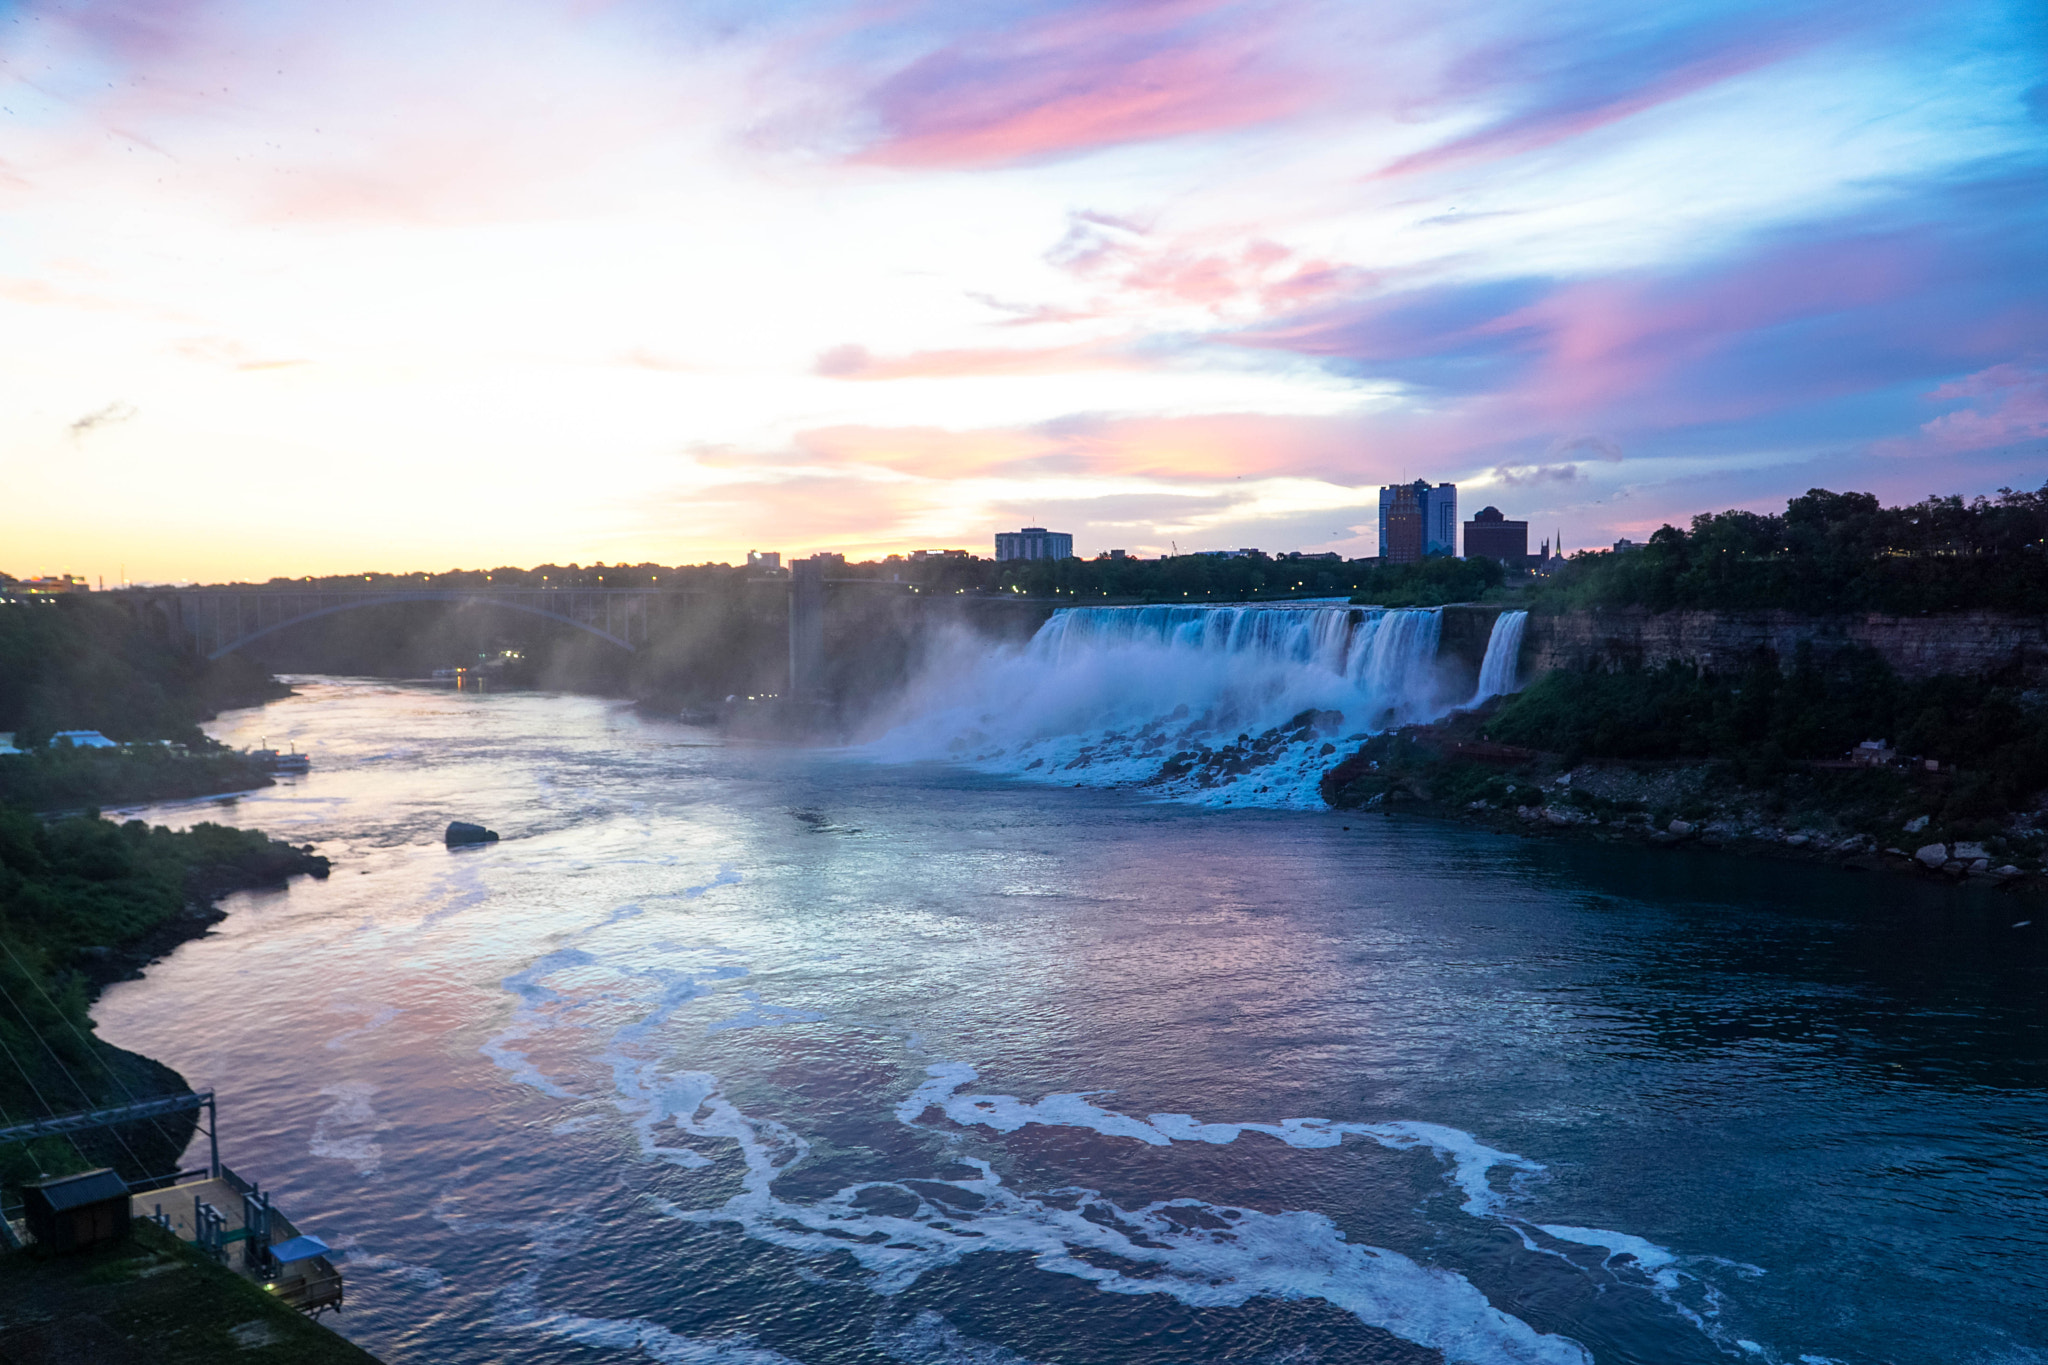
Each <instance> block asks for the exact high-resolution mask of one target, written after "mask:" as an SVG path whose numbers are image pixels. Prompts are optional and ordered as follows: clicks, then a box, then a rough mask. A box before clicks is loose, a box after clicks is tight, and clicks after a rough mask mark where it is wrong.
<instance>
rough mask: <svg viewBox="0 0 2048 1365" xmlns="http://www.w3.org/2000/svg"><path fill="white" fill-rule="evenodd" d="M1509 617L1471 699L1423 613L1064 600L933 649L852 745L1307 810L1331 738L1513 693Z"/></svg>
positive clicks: (1428, 612)
mask: <svg viewBox="0 0 2048 1365" xmlns="http://www.w3.org/2000/svg"><path fill="white" fill-rule="evenodd" d="M1526 616H1527V613H1526V612H1508V613H1503V615H1502V616H1501V617H1500V618H1499V620H1498V621H1497V622H1496V623H1495V627H1494V633H1493V636H1492V638H1491V640H1490V641H1489V645H1488V650H1487V660H1486V666H1485V668H1483V669H1482V673H1481V684H1480V692H1479V694H1478V696H1476V697H1475V696H1473V695H1472V694H1471V693H1470V692H1469V691H1467V690H1465V689H1463V688H1462V687H1460V685H1459V684H1458V682H1457V677H1456V674H1457V670H1456V669H1454V668H1451V667H1447V666H1446V664H1445V662H1444V661H1443V660H1441V659H1440V658H1439V657H1438V643H1439V640H1440V637H1441V634H1442V629H1443V613H1442V611H1441V609H1437V608H1428V609H1389V608H1385V607H1361V606H1353V605H1351V604H1350V603H1348V602H1343V601H1316V602H1301V603H1284V604H1260V605H1232V606H1148V607H1073V608H1068V609H1065V610H1062V611H1059V612H1056V613H1054V615H1053V616H1052V618H1051V619H1050V620H1048V621H1047V622H1046V623H1045V624H1044V625H1043V626H1041V627H1040V628H1039V630H1038V632H1037V634H1036V635H1034V636H1033V637H1032V639H1031V640H1030V642H1029V643H1028V644H1026V645H1025V646H1024V647H1022V648H1021V649H1018V648H1003V647H996V646H990V645H987V644H985V643H981V642H975V641H958V642H956V643H955V645H954V647H953V648H951V649H949V650H945V651H941V653H940V654H939V656H938V658H937V659H936V660H935V661H934V662H933V664H932V666H931V667H929V668H928V669H927V670H926V673H925V675H924V676H923V677H922V678H921V679H920V681H919V683H918V684H917V685H916V686H915V687H914V688H913V690H912V693H911V697H910V700H909V703H908V704H907V705H906V707H905V709H904V714H903V715H902V716H901V717H899V719H898V720H897V722H896V723H895V724H894V725H893V727H892V728H891V729H890V730H889V732H888V733H887V734H886V735H884V736H883V737H882V738H881V739H880V740H878V741H876V742H874V743H873V744H871V745H870V746H868V750H869V752H870V753H872V754H874V755H875V756H877V757H881V758H884V759H888V760H894V761H908V760H919V759H943V760H950V761H953V762H959V763H965V764H969V765H971V766H974V767H977V768H981V769H983V770H985V771H990V772H1000V773H1004V774H1007V775H1011V776H1016V777H1022V778H1028V779H1033V780H1039V781H1050V782H1061V783H1065V784H1067V785H1082V786H1091V787H1117V786H1141V787H1145V788H1148V789H1150V790H1152V791H1154V792H1156V793H1157V794H1159V795H1161V796H1164V797H1169V798H1172V799H1177V800H1183V801H1191V802H1196V803H1199V804H1206V805H1217V806H1229V805H1234V806H1272V807H1296V808H1314V807H1317V806H1320V805H1322V804H1323V802H1322V797H1321V794H1320V783H1321V780H1322V777H1323V775H1324V773H1326V772H1327V771H1328V770H1329V769H1330V767H1331V766H1332V765H1333V764H1334V763H1336V762H1338V761H1341V757H1342V746H1344V745H1346V744H1354V743H1356V742H1357V741H1358V740H1361V739H1363V738H1365V737H1366V736H1368V735H1372V734H1377V733H1380V732H1382V731H1385V730H1388V729H1392V728H1395V727H1397V726H1401V725H1408V724H1414V723H1416V722H1420V721H1427V720H1431V719H1434V718H1436V717H1438V716H1441V715H1444V714H1445V713H1447V712H1449V711H1450V710H1452V709H1454V708H1455V707H1457V706H1461V705H1472V704H1475V703H1476V702H1477V701H1481V700H1484V699H1485V698H1486V697H1489V696H1493V695H1496V694H1498V693H1501V692H1508V691H1512V690H1513V677H1514V669H1515V660H1516V654H1517V652H1518V651H1519V649H1520V645H1521V633H1522V625H1523V622H1524V620H1525V619H1526ZM1510 618H1512V620H1510ZM1509 637H1512V638H1511V639H1510V638H1509ZM1465 676H1466V677H1468V678H1469V676H1470V674H1469V673H1466V674H1465Z"/></svg>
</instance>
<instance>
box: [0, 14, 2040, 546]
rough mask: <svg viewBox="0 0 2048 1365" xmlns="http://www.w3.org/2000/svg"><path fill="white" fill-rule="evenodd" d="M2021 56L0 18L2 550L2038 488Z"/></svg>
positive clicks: (1266, 523)
mask: <svg viewBox="0 0 2048 1365" xmlns="http://www.w3.org/2000/svg"><path fill="white" fill-rule="evenodd" d="M2044 59H2048V7H2044V5H2043V3H2041V0H2033V2H2032V3H1984V2H1982V0H1942V3H1938V4H1937V3H1933V2H1932V0H1924V2H1923V0H1854V3H1850V2H1848V0H1772V2H1771V3H1768V4H1763V3H1756V4H1744V3H1699V2H1698V0H1672V2H1671V3H1667V4H1663V5H1656V6H1645V5H1642V4H1641V3H1639V0H1629V3H1614V2H1613V0H1574V2H1573V3H1569V4H1564V3H1559V4H1538V3H1500V2H1498V0H1495V2H1493V3H1473V2H1471V0H1378V2H1377V3H1373V4H1361V3H1357V0H1342V2H1341V3H1319V2H1318V0H1252V2H1251V3H1220V2H1218V0H1125V2H1124V3H1060V2H1059V0H977V2H976V3H973V4H961V3H958V0H949V2H947V3H920V2H919V0H856V2H854V3H827V2H822V0H821V2H818V3H799V2H797V0H746V2H745V3H738V2H737V0H715V2H714V3H703V4H689V3H681V2H680V0H667V2H665V3H655V2H654V0H611V2H607V0H492V2H491V3H489V4H483V3H450V2H448V0H403V2H402V3H397V2H387V0H325V2H324V3H319V4H302V3H296V2H295V0H262V2H261V3H245V2H243V0H127V2H125V3H115V2H111V0H110V2H108V3H65V4H57V3H34V2H29V3H24V2H23V0H0V569H4V570H6V571H8V572H11V573H14V574H16V575H25V574H30V573H56V572H70V573H78V574H84V575H86V576H88V577H89V578H100V577H103V578H105V579H106V580H107V582H108V584H109V586H112V585H113V583H115V582H117V581H119V580H121V579H122V578H123V577H124V576H125V577H126V578H127V579H130V580H133V581H179V580H187V579H197V580H203V581H221V580H227V579H262V578H268V577H271V576H273V575H290V576H295V575H300V574H320V573H330V572H350V571H359V570H363V569H383V570H393V571H400V570H412V569H441V568H450V567H457V566H463V567H488V566H494V565H499V564H533V563H540V562H548V561H551V562H556V563H569V562H572V561H573V562H578V563H583V564H590V563H595V562H600V561H602V562H609V563H633V562H643V561H654V562H661V563H697V562H705V561H716V560H727V561H736V560H738V559H740V558H741V557H742V556H744V554H745V553H746V551H747V550H749V549H764V550H770V549H772V550H779V551H781V552H783V553H784V554H801V553H807V552H810V551H814V550H837V551H840V552H842V553H845V554H847V555H849V556H850V557H855V558H867V557H871V556H877V555H882V554H887V553H891V552H898V551H905V550H911V549H917V548H926V547H930V548H942V547H961V548H968V549H973V550H976V551H977V552H979V553H983V554H987V553H990V551H991V547H992V536H993V534H994V533H995V532H996V531H998V530H1002V529H1014V528H1015V527H1017V526H1020V525H1024V524H1030V525H1040V526H1050V527H1052V528H1053V529H1055V530H1064V531H1069V532H1071V533H1072V534H1073V535H1074V538H1075V548H1076V550H1077V552H1079V553H1081V554H1084V555H1086V554H1094V553H1096V552H1097V551H1100V550H1105V549H1110V548H1118V549H1124V550H1127V551H1129V552H1131V553H1140V554H1146V555H1152V554H1162V553H1167V552H1169V551H1171V550H1176V549H1177V550H1179V551H1182V552H1186V551H1189V550H1197V549H1223V548H1235V547H1238V546H1258V547H1260V548H1264V549H1266V550H1268V551H1279V550H1290V549H1302V550H1336V551H1339V552H1342V553H1344V554H1346V555H1368V554H1373V553H1376V552H1377V548H1378V547H1377V543H1376V541H1377V503H1378V495H1377V489H1378V487H1379V486H1380V485H1381V484H1384V483H1389V482H1394V481H1396V480H1412V479H1416V478H1428V479H1430V480H1432V481H1452V482H1455V483H1456V484H1457V485H1458V487H1459V501H1460V508H1461V514H1462V515H1463V516H1465V517H1469V516H1470V515H1471V514H1472V513H1473V512H1475V511H1477V510H1478V509H1479V508H1480V507H1481V506H1484V505H1489V504H1490V505H1494V506H1498V507H1499V508H1500V509H1501V510H1502V511H1503V512H1505V513H1506V514H1507V515H1508V516H1510V517H1513V518H1526V519H1528V520H1529V521H1530V522H1531V523H1532V539H1533V538H1535V537H1536V536H1538V535H1541V534H1544V533H1547V532H1549V531H1550V530H1552V528H1559V529H1561V531H1562V535H1563V541H1564V544H1565V545H1566V546H1567V547H1575V548H1576V547H1584V546H1597V545H1603V544H1607V543H1610V542H1611V541H1612V540H1614V539H1616V538H1618V537H1621V536H1624V535H1626V536H1632V537H1635V538H1638V539H1640V538H1641V536H1642V535H1643V534H1644V533H1646V532H1648V531H1650V530H1653V529H1654V528H1655V527H1656V526H1658V525H1660V524H1662V523H1663V522H1665V521H1675V522H1677V523H1679V524H1681V525H1682V524H1684V522H1685V521H1686V519H1687V518H1689V517H1690V516H1691V515H1692V514H1693V513H1695V512H1700V511H1707V510H1720V509H1724V508H1728V507H1754V508H1758V509H1776V508H1779V507H1782V505H1783V503H1784V501H1785V499H1786V498H1788V497H1790V496H1792V495H1795V494H1797V493H1800V492H1803V491H1805V490H1806V489H1807V488H1809V487H1815V486H1820V487H1830V488H1835V489H1844V488H1856V489H1863V490H1868V491H1872V492H1876V493H1878V494H1880V495H1881V496H1883V497H1884V498H1885V499H1886V500H1887V501H1900V500H1912V499H1917V498H1920V497H1923V496H1926V495H1928V494H1930V493H1951V492H1961V493H1966V494H1977V493H1986V492H1990V491H1992V490H1994V489H1996V488H1998V487H2000V486H2004V485H2011V486H2015V487H2027V488H2033V487H2038V486H2040V485H2041V484H2042V482H2043V481H2044V479H2048V60H2044ZM1532 548H1533V547H1532Z"/></svg>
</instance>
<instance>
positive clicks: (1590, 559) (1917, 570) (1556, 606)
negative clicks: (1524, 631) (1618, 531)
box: [1532, 484, 2048, 615]
mask: <svg viewBox="0 0 2048 1365" xmlns="http://www.w3.org/2000/svg"><path fill="white" fill-rule="evenodd" d="M1532 605H1535V606H1538V607H1540V608H1542V609H1544V610H1557V611H1562V610H1570V609H1574V608H1599V607H1647V608H1649V609H1650V610H1652V611H1659V612H1662V611H1673V610H1702V611H1758V610H1768V609H1782V610H1785V611H1795V612H1804V613H1810V614H1814V615H1830V614H1836V613H1843V612H1881V613H1886V614H1890V615H1917V614H1920V613H1925V612H1959V611H1997V612H2017V613H2039V612H2048V484H2044V485H2043V486H2042V488H2041V490H2040V491H2038V492H2033V493H2026V492H2014V491H2013V490H2012V489H2009V488H2007V489H2000V490H1999V492H1998V495H1997V496H1996V497H1995V498H1982V497H1980V498H1976V499H1973V500H1970V501H1965V500H1964V499H1963V498H1961V497H1959V496H1954V497H1934V498H1928V499H1927V500H1925V501H1924V502H1918V503H1914V504H1912V505H1911V506H1906V507H1883V506H1880V505H1879V503H1878V500H1877V499H1876V498H1875V497H1874V496H1872V495H1871V494H1869V493H1832V492H1829V491H1828V490H1827V489H1824V488H1815V489H1812V490H1809V491H1808V492H1807V493H1805V494H1804V495H1802V496H1800V497H1796V498H1793V499H1792V500H1791V501H1790V502H1789V503H1787V504H1786V506H1785V511H1784V513H1783V514H1782V515H1778V514H1770V513H1762V512H1743V511H1729V512H1713V513H1704V514H1702V515H1700V516H1696V517H1694V518H1693V519H1692V526H1691V529H1690V530H1687V531H1681V530H1679V529H1677V528H1676V527H1672V526H1666V527H1663V528H1662V529H1661V530H1659V531H1657V532H1656V533H1655V534H1653V535H1652V536H1651V537H1650V540H1649V544H1648V545H1646V546H1645V547H1643V548H1642V549H1640V550H1633V551H1628V552H1624V553H1619V554H1585V555H1578V556H1575V557H1573V558H1572V559H1571V560H1570V562H1569V563H1568V564H1566V565H1565V566H1564V568H1563V569H1562V571H1560V572H1559V573H1558V574H1557V575H1555V576H1554V577H1553V578H1552V579H1551V580H1550V581H1549V582H1547V583H1546V584H1544V585H1543V587H1542V588H1541V589H1540V590H1539V591H1538V592H1537V594H1536V595H1535V597H1534V599H1533V601H1532Z"/></svg>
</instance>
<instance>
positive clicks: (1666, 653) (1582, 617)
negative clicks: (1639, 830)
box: [1453, 608, 2048, 684]
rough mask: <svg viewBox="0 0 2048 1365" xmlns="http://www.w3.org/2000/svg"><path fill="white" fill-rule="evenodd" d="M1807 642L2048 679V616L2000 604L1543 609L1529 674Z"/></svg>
mask: <svg viewBox="0 0 2048 1365" xmlns="http://www.w3.org/2000/svg"><path fill="white" fill-rule="evenodd" d="M1453 610H1455V609H1453ZM1472 610H1485V609H1484V608H1478V609H1472ZM1475 624H1476V623H1475ZM1803 643H1811V644H1812V645H1813V647H1814V649H1815V650H1816V652H1818V653H1820V654H1821V655H1823V656H1825V655H1827V654H1829V653H1832V652H1834V651H1836V650H1840V649H1844V648H1850V647H1859V646H1860V647H1862V648H1866V649H1870V650H1873V651H1875V652H1876V653H1877V654H1878V656H1879V657H1881V658H1883V659H1884V661H1885V662H1886V663H1888V664H1889V665H1891V667H1892V668H1893V670H1894V671H1896V672H1897V673H1899V674H1900V675H1901V676H1902V677H1907V678H1925V677H1931V676H1933V675H1935V674H1938V673H1952V674H1959V675H1963V676H1980V675H1983V674H1988V673H1996V672H2000V671H2002V670H2005V669H2007V668H2010V667H2013V666H2015V665H2017V666H2018V668H2019V671H2020V673H2021V675H2022V676H2024V677H2025V679H2026V680H2027V681H2028V682H2029V683H2031V684H2039V683H2044V682H2048V617H2041V616H2007V615H2000V614H1997V613H1992V612H1966V613H1958V614H1954V615H1946V616H1879V615H1874V614H1857V615H1843V616H1808V615H1802V614H1799V613H1795V612H1786V611H1750V612H1743V611H1669V612H1661V613H1659V612H1652V611H1649V610H1648V609H1646V608H1619V609H1609V610H1600V611H1573V612H1562V613H1558V614H1555V615H1540V614H1538V615H1531V617H1530V618H1529V624H1528V631H1527V634H1526V636H1525V638H1524V642H1523V648H1522V669H1523V677H1525V678H1531V677H1535V676H1536V675H1538V674H1540V673H1544V672H1547V671H1549V670H1551V669H1556V668H1566V669H1587V668H1626V667H1646V668H1656V667H1660V666H1662V665H1664V664H1666V663H1671V662H1678V663H1686V664H1696V665H1699V666H1702V667H1707V668H1716V669H1723V670H1732V669H1736V668H1740V667H1742V666H1743V665H1744V664H1745V663H1746V662H1747V661H1748V660H1749V659H1750V658H1751V657H1753V656H1754V655H1756V654H1758V653H1759V652H1764V651H1768V652H1770V653H1774V654H1776V655H1777V656H1778V658H1779V660H1780V661H1781V662H1782V663H1783V664H1784V665H1785V666H1787V667H1789V666H1790V664H1791V661H1792V657H1793V654H1794V653H1795V652H1796V651H1797V649H1798V648H1799V646H1800V645H1801V644H1803Z"/></svg>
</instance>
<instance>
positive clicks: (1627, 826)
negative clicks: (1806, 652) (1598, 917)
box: [1322, 706, 2048, 894]
mask: <svg viewBox="0 0 2048 1365" xmlns="http://www.w3.org/2000/svg"><path fill="white" fill-rule="evenodd" d="M1496 709H1497V708H1496V707H1492V706H1489V707H1486V708H1481V709H1479V710H1476V711H1472V712H1467V713H1461V714H1459V715H1456V716H1453V717H1450V718H1448V719H1446V720H1444V721H1440V722H1438V723H1436V724H1433V725H1419V726H1411V727H1407V728H1405V729H1401V730H1396V731H1391V732H1389V733H1387V734H1383V735H1376V736H1373V737H1372V738H1371V739H1369V740H1367V741H1366V742H1365V743H1363V744H1362V745H1360V746H1359V747H1358V748H1357V749H1356V750H1355V751H1354V752H1353V753H1352V754H1350V755H1349V756H1348V757H1346V758H1345V759H1344V760H1343V762H1341V763H1339V764H1337V765H1336V766H1335V767H1333V768H1332V769H1331V770H1330V771H1329V772H1328V773H1326V774H1325V776H1324V778H1323V783H1322V790H1323V795H1324V799H1325V800H1326V801H1327V802H1328V803H1329V804H1330V806H1332V807H1333V808H1335V809H1338V810H1358V811H1384V812H1391V811H1394V810H1399V811H1402V812H1404V813H1414V814H1424V815H1431V816H1436V817H1440V818H1444V819H1450V820H1456V821H1459V822H1462V823H1467V824H1478V825H1483V826H1487V827H1490V828H1494V829H1500V830H1504V831H1512V832H1518V833H1523V834H1526V835H1530V836H1540V837H1553V838H1574V839H1584V840H1595V841H1602V842H1631V843H1639V844H1646V845H1657V846H1664V847H1675V846H1678V845H1695V846H1699V847H1704V848H1712V849H1720V850H1724V851H1727V852H1730V853H1734V854H1738V855H1744V856H1750V857H1761V858H1774V859H1783V860H1794V861H1799V862H1808V863H1827V864H1834V865H1837V866H1841V867H1844V868H1849V869H1853V870H1858V871H1882V872H1890V873H1896V874H1899V875H1904V876H1910V877H1914V878H1917V879H1920V880H1927V881H1944V882H1954V883H1973V884H1981V885H1991V886H1998V887H2001V888H2004V889H2007V890H2011V891H2014V892H2025V893H2036V894H2038V893H2040V892H2041V891H2043V890H2048V879H2044V870H2043V869H2044V853H2048V828H2044V826H2048V813H2044V812H2042V811H2040V810H2026V811H2008V812H2003V813H2002V814H2001V815H2000V816H1999V817H1998V818H1978V819H1965V818H1953V819H1947V820H1944V819H1942V818H1941V816H1940V813H1941V812H1943V811H1944V810H1946V809H1949V808H1951V807H1952V805H1953V797H1954V790H1955V787H1956V786H1957V784H1958V783H1959V782H1964V781H1967V775H1966V774H1958V773H1955V772H1949V773H1941V772H1938V771H1937V772H1929V771H1927V770H1926V769H1925V768H1922V769H1920V770H1919V771H1912V770H1907V769H1904V768H1899V767H1881V768H1858V767H1854V766H1848V765H1838V764H1821V763H1799V764H1794V763H1786V764H1783V765H1782V766H1780V767H1778V768H1776V769H1775V770H1774V771H1770V772H1769V773H1767V774H1762V775H1761V776H1763V778H1764V780H1761V781H1759V780H1756V778H1757V777H1758V776H1759V774H1757V773H1756V772H1755V771H1754V770H1753V769H1752V770H1751V772H1750V773H1749V774H1747V775H1746V774H1745V772H1744V769H1743V766H1742V765H1741V764H1739V763H1736V762H1731V761H1728V760H1706V761H1701V760H1635V761H1627V760H1616V759H1586V758H1583V757H1576V756H1571V755H1566V754H1563V753H1558V752H1545V751H1541V750H1535V749H1531V748H1527V747H1522V746H1515V745H1507V744H1501V743H1498V742H1495V741H1492V740H1490V739H1488V738H1486V731H1487V728H1488V727H1487V722H1488V720H1489V719H1490V717H1491V716H1492V715H1493V714H1494V712H1495V710H1496ZM1746 776H1747V780H1746Z"/></svg>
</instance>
